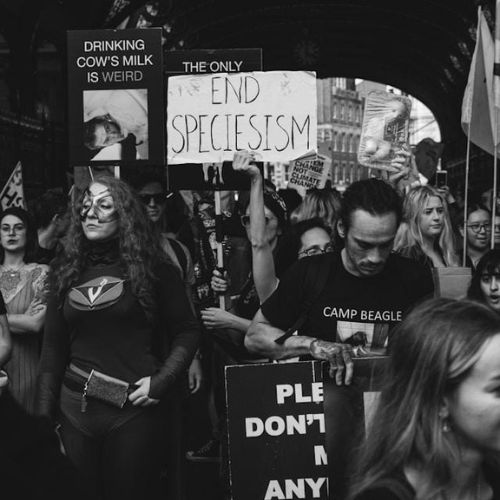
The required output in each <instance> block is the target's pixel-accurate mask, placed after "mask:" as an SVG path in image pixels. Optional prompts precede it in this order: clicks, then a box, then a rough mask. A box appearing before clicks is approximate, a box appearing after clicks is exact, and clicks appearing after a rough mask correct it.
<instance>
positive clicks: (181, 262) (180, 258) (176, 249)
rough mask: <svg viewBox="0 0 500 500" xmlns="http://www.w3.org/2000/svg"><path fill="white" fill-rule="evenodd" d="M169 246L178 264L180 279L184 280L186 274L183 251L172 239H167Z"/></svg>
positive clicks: (185, 260) (185, 261) (185, 259)
mask: <svg viewBox="0 0 500 500" xmlns="http://www.w3.org/2000/svg"><path fill="white" fill-rule="evenodd" d="M167 239H168V242H169V243H170V246H171V247H172V249H173V250H174V253H175V256H176V257H177V261H178V262H179V266H180V267H181V273H182V279H183V280H184V279H186V274H187V263H188V260H187V257H186V253H185V252H184V249H183V248H182V246H181V245H180V243H179V242H178V241H176V240H174V239H173V238H167Z"/></svg>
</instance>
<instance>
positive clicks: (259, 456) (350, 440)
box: [226, 357, 387, 500]
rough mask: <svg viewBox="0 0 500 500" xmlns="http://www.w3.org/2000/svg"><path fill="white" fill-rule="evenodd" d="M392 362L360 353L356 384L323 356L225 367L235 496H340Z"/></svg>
mask: <svg viewBox="0 0 500 500" xmlns="http://www.w3.org/2000/svg"><path fill="white" fill-rule="evenodd" d="M386 362H387V358H386V357H374V358H361V359H355V360H354V374H355V377H354V381H353V383H352V385H350V386H337V385H336V384H335V381H334V380H332V379H331V378H330V377H329V375H328V366H329V365H328V364H327V363H324V364H322V363H321V362H319V361H299V362H296V363H283V364H259V365H238V366H229V367H226V397H227V410H228V437H229V466H230V480H231V493H232V498H233V500H274V499H285V498H286V499H288V498H290V499H295V498H301V499H313V498H314V499H318V498H319V499H330V500H335V499H337V498H340V495H341V494H342V491H343V487H344V484H345V466H346V464H347V459H348V456H349V454H350V452H351V450H352V448H353V446H354V444H359V441H357V440H356V438H357V436H358V435H359V434H360V433H361V434H362V433H363V432H364V425H363V424H364V423H365V421H366V419H367V418H369V416H370V413H371V412H372V411H373V403H374V402H376V401H377V394H378V391H380V388H381V374H382V373H383V368H384V366H385V363H386ZM322 365H323V366H322ZM323 381H325V384H323ZM323 391H324V392H323ZM327 457H328V459H327ZM327 464H328V465H327Z"/></svg>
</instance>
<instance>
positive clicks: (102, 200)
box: [80, 189, 118, 223]
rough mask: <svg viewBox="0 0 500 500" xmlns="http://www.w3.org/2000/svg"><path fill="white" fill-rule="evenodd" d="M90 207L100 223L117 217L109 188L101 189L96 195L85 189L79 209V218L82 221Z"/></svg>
mask: <svg viewBox="0 0 500 500" xmlns="http://www.w3.org/2000/svg"><path fill="white" fill-rule="evenodd" d="M92 209H93V210H94V214H95V216H96V218H97V220H98V221H99V222H101V223H105V222H112V221H114V220H116V219H118V212H117V210H116V208H115V205H114V203H113V197H112V196H111V193H110V191H109V189H106V190H104V191H101V192H100V193H98V194H96V195H94V194H92V193H91V192H90V191H89V190H88V189H87V190H86V191H85V194H84V197H83V202H82V208H81V209H80V220H81V221H84V220H85V219H86V218H87V217H88V214H89V212H90V210H92Z"/></svg>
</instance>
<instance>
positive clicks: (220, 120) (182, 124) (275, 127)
mask: <svg viewBox="0 0 500 500" xmlns="http://www.w3.org/2000/svg"><path fill="white" fill-rule="evenodd" d="M316 140H317V139H316V77H315V74H314V73H308V72H303V71H269V72H259V71H256V72H252V73H215V74H210V75H183V76H174V77H171V78H169V80H168V106H167V141H168V162H169V164H179V163H207V162H223V161H231V160H232V159H233V155H234V152H236V151H241V150H249V151H253V152H255V153H256V158H257V159H258V160H260V161H289V160H292V159H294V158H297V157H299V156H301V155H303V154H305V153H306V152H308V151H311V150H316Z"/></svg>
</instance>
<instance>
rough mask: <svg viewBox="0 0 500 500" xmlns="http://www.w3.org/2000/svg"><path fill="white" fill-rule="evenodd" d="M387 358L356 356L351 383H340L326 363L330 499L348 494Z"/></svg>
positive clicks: (324, 369)
mask: <svg viewBox="0 0 500 500" xmlns="http://www.w3.org/2000/svg"><path fill="white" fill-rule="evenodd" d="M388 359H389V358H388V357H386V356H376V357H367V358H354V360H353V361H354V378H353V382H352V383H351V385H349V386H346V385H340V386H339V385H337V384H336V382H335V380H334V379H332V378H331V377H330V376H329V374H328V369H329V365H328V364H327V363H325V364H324V365H323V380H324V387H323V390H324V403H323V407H324V412H325V431H326V439H325V449H326V454H327V456H328V484H329V488H330V489H329V491H330V499H331V500H337V499H343V498H345V493H346V488H347V485H348V481H349V479H348V466H349V462H350V459H351V458H352V456H353V452H354V451H355V450H356V448H357V447H359V445H360V443H361V442H362V440H363V439H364V436H365V433H366V430H367V429H368V423H369V420H370V419H371V417H372V416H373V412H374V410H375V407H376V403H377V401H378V396H379V392H380V391H381V389H382V383H383V375H384V370H385V367H386V365H387V360H388Z"/></svg>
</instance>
